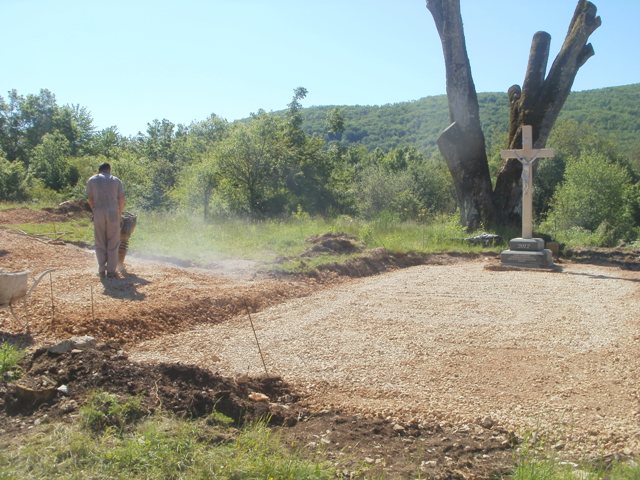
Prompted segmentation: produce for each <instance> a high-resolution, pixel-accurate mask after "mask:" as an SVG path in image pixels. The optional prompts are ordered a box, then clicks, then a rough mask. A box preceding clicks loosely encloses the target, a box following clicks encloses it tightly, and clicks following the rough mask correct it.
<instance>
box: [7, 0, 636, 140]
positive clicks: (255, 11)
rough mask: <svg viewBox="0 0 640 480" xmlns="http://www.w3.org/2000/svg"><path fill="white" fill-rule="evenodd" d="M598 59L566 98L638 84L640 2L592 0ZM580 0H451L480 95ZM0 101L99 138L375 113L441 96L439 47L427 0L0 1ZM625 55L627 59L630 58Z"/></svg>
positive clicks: (506, 80) (497, 88) (516, 79)
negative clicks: (48, 109) (56, 113)
mask: <svg viewBox="0 0 640 480" xmlns="http://www.w3.org/2000/svg"><path fill="white" fill-rule="evenodd" d="M594 3H595V4H596V5H597V6H598V14H599V15H600V16H601V18H602V26H601V27H600V28H599V29H598V30H596V31H595V32H594V34H593V35H592V36H591V38H590V41H591V43H592V44H593V46H594V49H595V52H596V55H595V56H594V57H592V58H591V59H589V61H588V62H587V63H586V64H585V65H584V66H583V67H582V68H581V69H580V71H579V72H578V75H577V78H576V81H575V83H574V86H573V90H574V91H581V90H590V89H596V88H603V87H610V86H619V85H627V84H631V83H638V82H640V62H639V61H638V60H639V58H638V54H637V51H636V49H637V47H638V45H640V28H638V25H637V19H638V18H640V0H594ZM576 4H577V0H536V1H531V0H461V5H462V16H463V21H464V28H465V35H466V41H467V50H468V53H469V58H470V61H471V68H472V72H473V78H474V81H475V85H476V89H477V91H478V92H503V91H504V92H506V90H507V88H509V86H511V85H512V84H514V83H517V84H521V83H522V80H523V78H524V73H525V69H526V64H527V57H528V54H529V48H530V44H531V38H532V36H533V34H534V33H535V32H536V31H538V30H544V31H547V32H549V33H550V34H551V37H552V40H551V55H550V60H549V65H551V62H552V60H553V58H554V57H555V55H556V53H557V51H558V50H559V48H560V46H561V44H562V41H563V39H564V36H565V34H566V31H567V28H568V26H569V22H570V20H571V17H572V14H573V11H574V9H575V6H576ZM0 18H2V20H3V21H2V27H1V30H0V31H1V32H2V36H3V38H2V41H1V42H0V62H1V64H2V69H1V72H2V73H1V74H0V96H3V97H5V96H6V94H7V92H8V91H10V90H12V89H15V90H17V91H18V93H19V94H21V95H27V94H37V93H38V92H39V91H40V89H45V88H46V89H48V90H50V91H51V92H52V93H53V94H54V95H55V97H56V101H57V103H58V105H66V104H72V105H80V106H82V107H85V108H86V109H87V110H88V111H89V112H91V115H92V117H93V121H94V125H95V127H96V128H97V129H98V130H101V129H103V128H107V127H110V126H116V127H117V128H118V131H119V132H120V133H121V134H123V135H135V134H137V133H138V132H145V131H146V127H147V124H148V123H149V122H151V121H153V120H155V119H158V120H162V119H168V120H170V121H171V122H173V123H175V124H184V125H189V124H190V123H191V122H194V121H201V120H204V119H206V118H207V117H208V116H210V115H211V114H216V115H218V116H219V117H222V118H225V119H227V120H229V121H233V120H237V119H240V118H245V117H248V116H249V114H250V113H252V112H257V111H258V110H259V109H264V110H266V111H275V110H282V109H284V108H286V106H287V104H288V103H289V102H290V101H291V98H292V96H293V91H294V89H295V88H296V87H304V88H306V89H307V90H308V95H307V97H306V98H305V99H304V100H303V101H302V105H303V106H304V107H311V106H320V105H384V104H388V103H396V102H404V101H411V100H417V99H420V98H422V97H426V96H431V95H441V94H444V93H445V88H446V85H445V73H444V61H443V58H442V47H441V44H440V40H439V38H438V35H437V32H436V29H435V25H434V23H433V19H432V17H431V15H430V13H429V12H428V10H427V9H426V4H425V1H424V0H320V1H313V2H309V1H304V0H302V1H296V0H171V1H169V0H0ZM630 52H632V53H630Z"/></svg>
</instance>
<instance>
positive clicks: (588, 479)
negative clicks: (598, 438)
mask: <svg viewBox="0 0 640 480" xmlns="http://www.w3.org/2000/svg"><path fill="white" fill-rule="evenodd" d="M523 445H524V447H521V450H520V451H519V452H518V455H517V465H516V468H515V470H514V473H513V475H512V476H511V477H509V478H511V479H512V480H575V479H581V480H640V459H637V460H635V461H615V462H613V463H603V464H587V463H585V464H577V463H572V462H563V461H560V460H558V459H556V458H555V457H553V455H549V454H545V452H544V448H543V449H542V450H540V449H535V448H533V447H532V446H529V445H528V443H527V442H525V443H524V444H523Z"/></svg>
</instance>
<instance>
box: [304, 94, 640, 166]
mask: <svg viewBox="0 0 640 480" xmlns="http://www.w3.org/2000/svg"><path fill="white" fill-rule="evenodd" d="M478 102H479V105H480V118H481V121H482V124H483V130H484V133H485V137H486V139H487V144H488V146H489V148H490V147H491V145H492V144H493V143H494V142H498V143H499V142H501V139H502V138H504V135H505V134H506V131H507V124H508V108H507V94H506V92H504V93H496V92H489V93H479V94H478ZM336 107H337V108H339V109H340V110H341V111H342V112H343V116H344V120H345V131H344V134H343V137H342V139H343V141H345V142H347V143H349V144H353V143H360V144H362V145H365V146H366V147H367V148H369V149H371V150H373V149H375V148H381V149H382V150H385V151H387V150H390V149H393V148H396V147H401V146H415V147H417V148H418V149H420V150H422V151H424V152H425V153H430V152H432V151H434V150H435V149H437V146H436V141H437V139H438V136H439V135H440V132H442V130H444V129H445V128H446V127H447V126H448V125H449V110H448V106H447V97H446V95H437V96H431V97H424V98H421V99H419V100H414V101H409V102H400V103H393V104H386V105H380V106H360V105H354V106H347V105H328V106H320V107H308V108H304V109H302V116H303V119H304V129H305V131H307V132H308V133H313V134H317V135H320V136H324V137H325V138H326V137H327V133H326V132H327V123H326V118H327V114H328V113H329V111H330V110H332V109H333V108H336ZM562 119H574V120H577V121H580V122H585V123H587V124H589V125H591V126H593V127H594V128H595V129H596V131H598V132H599V133H600V134H602V135H604V136H606V137H608V138H609V139H611V140H612V141H613V142H614V143H616V144H617V145H618V147H619V148H620V152H621V153H623V154H625V155H637V154H638V152H640V83H636V84H632V85H623V86H619V87H607V88H600V89H596V90H585V91H581V92H572V93H571V94H570V95H569V98H568V99H567V102H566V104H565V106H564V108H563V109H562V112H561V113H560V117H559V120H562Z"/></svg>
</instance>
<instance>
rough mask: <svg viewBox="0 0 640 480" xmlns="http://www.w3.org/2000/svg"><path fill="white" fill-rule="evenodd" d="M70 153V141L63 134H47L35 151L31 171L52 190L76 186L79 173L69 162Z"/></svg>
mask: <svg viewBox="0 0 640 480" xmlns="http://www.w3.org/2000/svg"><path fill="white" fill-rule="evenodd" d="M69 153H70V147H69V141H68V140H67V138H66V137H65V136H64V135H63V134H62V133H60V132H54V133H46V134H45V135H44V137H43V138H42V143H40V144H39V145H37V146H36V147H35V148H34V149H33V158H32V161H31V166H30V167H29V171H30V172H31V173H32V174H33V176H34V177H36V178H39V179H40V180H42V181H43V182H44V185H45V186H46V187H47V188H50V189H52V190H55V191H60V190H62V189H63V188H65V187H67V186H74V185H75V184H76V183H77V182H78V171H77V170H76V169H75V168H72V167H71V166H70V164H69V162H68V161H67V157H68V156H69Z"/></svg>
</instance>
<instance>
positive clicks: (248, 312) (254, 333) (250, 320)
mask: <svg viewBox="0 0 640 480" xmlns="http://www.w3.org/2000/svg"><path fill="white" fill-rule="evenodd" d="M244 307H245V309H246V310H247V316H248V317H249V323H250V324H251V330H253V336H254V337H255V339H256V345H258V352H259V353H260V358H261V359H262V366H263V367H264V373H265V374H266V375H269V372H268V371H267V364H266V363H265V362H264V356H263V355H262V349H261V348H260V342H259V341H258V335H257V334H256V329H255V327H254V326H253V320H252V319H251V312H250V311H249V306H248V305H247V304H246V303H245V304H244Z"/></svg>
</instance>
